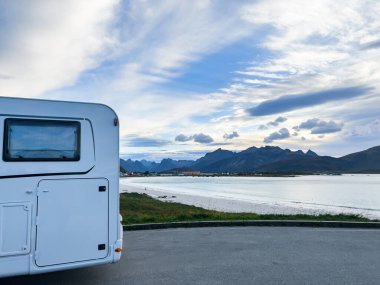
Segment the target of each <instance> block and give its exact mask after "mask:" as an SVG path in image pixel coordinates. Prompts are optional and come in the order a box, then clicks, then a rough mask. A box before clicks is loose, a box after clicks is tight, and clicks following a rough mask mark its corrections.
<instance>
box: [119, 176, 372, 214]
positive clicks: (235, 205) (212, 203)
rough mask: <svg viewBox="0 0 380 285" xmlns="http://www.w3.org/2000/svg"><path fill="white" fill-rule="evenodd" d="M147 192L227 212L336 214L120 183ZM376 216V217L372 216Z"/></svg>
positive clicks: (126, 189) (129, 189) (127, 190)
mask: <svg viewBox="0 0 380 285" xmlns="http://www.w3.org/2000/svg"><path fill="white" fill-rule="evenodd" d="M133 192H136V193H140V194H147V195H149V196H151V197H153V198H156V199H158V200H160V201H167V202H176V203H181V204H185V205H191V206H196V207H201V208H204V209H208V210H216V211H222V212H228V213H244V212H245V213H257V214H280V215H281V214H283V215H296V214H307V215H321V214H338V213H337V212H335V211H326V210H322V209H321V210H316V209H310V208H304V207H290V206H285V205H280V204H266V203H254V202H247V201H239V200H232V199H227V198H221V197H204V196H197V195H190V194H181V193H176V192H174V191H167V190H162V189H158V188H152V187H149V188H148V187H143V186H141V187H138V186H136V185H131V184H123V183H120V193H133ZM346 213H348V214H352V213H353V212H352V211H347V212H346V211H341V212H339V214H346ZM374 218H376V217H374Z"/></svg>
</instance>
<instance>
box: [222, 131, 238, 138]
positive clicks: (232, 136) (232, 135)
mask: <svg viewBox="0 0 380 285" xmlns="http://www.w3.org/2000/svg"><path fill="white" fill-rule="evenodd" d="M238 137H239V134H238V132H236V131H234V132H232V133H231V134H224V135H223V138H224V139H226V140H230V139H233V138H238Z"/></svg>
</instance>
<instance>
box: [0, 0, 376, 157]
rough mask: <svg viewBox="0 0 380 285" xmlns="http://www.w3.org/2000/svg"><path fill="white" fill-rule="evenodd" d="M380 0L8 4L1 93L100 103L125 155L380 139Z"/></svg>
mask: <svg viewBox="0 0 380 285" xmlns="http://www.w3.org/2000/svg"><path fill="white" fill-rule="evenodd" d="M378 15H380V2H379V1H360V0H358V1H343V0H342V1H339V0H335V1H333V0H329V1H328V0H320V1H312V2H310V1H307V3H306V1H300V0H298V1H295V0H289V1H280V0H276V1H271V0H266V1H208V0H202V1H196V0H194V1H174V0H171V1H161V0H151V1H149V0H146V1H138V0H136V1H118V0H94V1H91V2H88V1H84V0H76V1H74V0H72V1H70V0H68V1H42V0H41V1H39V0H36V1H27V0H25V1H1V2H0V23H1V25H0V96H11V97H27V98H45V99H59V100H73V101H91V102H101V103H105V104H108V105H110V106H111V107H112V108H114V109H115V110H116V111H117V113H118V115H119V117H120V121H121V149H120V151H121V154H122V156H123V157H126V158H129V157H131V158H133V159H140V158H144V159H151V160H156V161H158V160H160V159H162V158H165V157H171V158H176V159H194V158H197V157H199V156H201V155H202V154H204V153H205V152H207V151H212V150H214V149H216V148H219V147H222V148H224V149H230V150H242V149H245V148H248V147H250V146H257V147H258V146H264V145H278V146H280V147H284V148H290V149H302V150H307V149H309V148H311V149H313V150H314V151H316V152H317V153H319V154H322V155H333V156H340V155H344V154H347V153H350V152H354V151H359V150H362V149H365V148H369V147H372V146H375V145H380V107H379V106H380V96H379V91H380V34H379V31H380V18H379V17H378Z"/></svg>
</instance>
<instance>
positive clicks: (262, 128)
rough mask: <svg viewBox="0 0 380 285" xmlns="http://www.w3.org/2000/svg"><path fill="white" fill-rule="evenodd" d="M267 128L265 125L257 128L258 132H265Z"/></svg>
mask: <svg viewBox="0 0 380 285" xmlns="http://www.w3.org/2000/svg"><path fill="white" fill-rule="evenodd" d="M267 129H268V127H267V126H266V125H260V126H259V130H261V131H263V130H267Z"/></svg>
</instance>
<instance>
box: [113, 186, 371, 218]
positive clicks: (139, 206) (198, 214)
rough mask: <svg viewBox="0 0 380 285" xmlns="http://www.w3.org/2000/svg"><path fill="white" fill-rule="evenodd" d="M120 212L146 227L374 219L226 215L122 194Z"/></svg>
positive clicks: (327, 216) (137, 195) (351, 216)
mask: <svg viewBox="0 0 380 285" xmlns="http://www.w3.org/2000/svg"><path fill="white" fill-rule="evenodd" d="M120 212H121V215H122V216H123V224H144V223H162V222H183V221H221V220H309V221H310V220H313V221H351V222H353V221H356V222H371V221H373V220H370V219H367V218H364V217H361V216H358V215H343V214H339V215H275V214H269V215H268V214H266V215H261V214H255V213H225V212H218V211H212V210H206V209H203V208H199V207H195V206H188V205H184V204H180V203H174V202H162V201H160V200H157V199H154V198H152V197H150V196H148V195H146V194H138V193H123V194H120Z"/></svg>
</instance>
